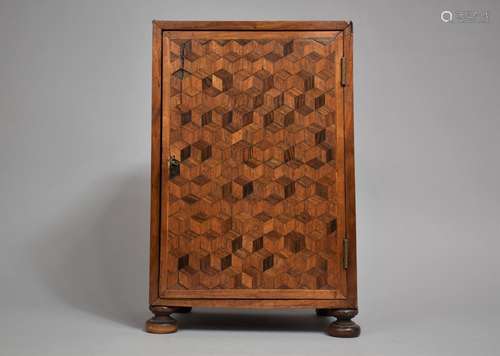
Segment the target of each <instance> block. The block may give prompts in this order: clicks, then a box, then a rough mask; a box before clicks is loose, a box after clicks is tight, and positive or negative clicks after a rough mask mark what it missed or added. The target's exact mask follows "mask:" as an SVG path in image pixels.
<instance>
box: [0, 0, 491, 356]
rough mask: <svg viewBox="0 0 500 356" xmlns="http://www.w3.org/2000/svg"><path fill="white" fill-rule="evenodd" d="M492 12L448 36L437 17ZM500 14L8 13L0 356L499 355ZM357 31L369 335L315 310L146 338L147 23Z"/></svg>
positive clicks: (431, 6)
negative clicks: (357, 334)
mask: <svg viewBox="0 0 500 356" xmlns="http://www.w3.org/2000/svg"><path fill="white" fill-rule="evenodd" d="M445 9H449V10H488V11H489V13H490V23H489V24H444V23H442V22H441V20H440V13H441V11H442V10H445ZM499 10H500V3H499V2H498V1H472V0H470V1H426V2H423V1H414V0H405V1H395V0H394V1H379V2H375V1H368V0H365V1H333V0H328V1H326V0H307V1H306V0H293V1H284V0H283V1H277V0H264V1H261V0H254V1H235V0H232V1H192V0H182V1H180V0H179V1H171V0H161V1H83V0H82V1H40V0H38V1H35V0H33V1H6V0H0V316H1V318H0V355H2V356H3V355H9V356H10V355H43V354H50V355H104V354H106V355H113V354H121V355H125V354H127V355H140V354H143V355H144V354H147V353H150V354H162V353H168V354H169V355H191V354H193V355H196V354H198V355H223V354H228V355H266V354H273V355H288V356H289V355H306V354H308V355H327V354H328V355H332V354H338V355H384V356H387V355H453V356H456V355H460V354H464V355H494V354H498V352H499V349H500V341H499V337H500V328H499V326H498V321H497V317H498V315H499V312H500V302H499V301H500V277H499V273H500V268H499V267H500V262H499V260H500V259H499V257H498V255H499V249H500V239H499V231H500V223H499V220H500V218H499V211H500V189H499V180H500V169H499V153H500V134H499V132H500V117H499V109H498V107H499V106H498V105H499V93H500V85H499V79H500V76H499V74H500V71H499V69H498V68H499V67H498V65H499V60H500V46H499V40H498V36H499V34H500V27H499V21H498V18H499V16H500V12H499ZM154 18H156V19H231V20H235V19H236V20H237V19H256V20H272V19H304V20H305V19H350V20H353V21H354V32H355V43H354V46H355V49H354V55H355V128H356V180H357V182H356V183H357V214H358V246H359V250H358V260H359V264H358V265H359V296H360V298H359V305H360V314H359V316H358V317H357V318H356V320H357V321H358V322H359V323H360V324H361V326H362V328H363V331H362V337H361V338H359V339H353V340H340V339H334V338H330V337H327V336H325V335H324V334H323V333H322V330H323V329H324V327H325V326H326V325H327V323H328V322H327V321H326V320H325V319H318V318H316V317H315V316H314V314H313V312H312V311H284V312H273V311H269V312H263V311H254V312H248V311H244V312H242V313H241V314H239V313H235V312H234V311H228V310H217V311H211V310H196V311H195V313H193V314H191V315H187V316H182V317H180V331H179V332H178V333H177V334H174V335H163V336H162V335H148V334H146V333H144V332H143V331H142V330H141V328H142V325H143V322H144V321H145V320H146V318H148V317H149V315H150V314H149V312H148V310H147V303H148V302H147V272H148V246H149V242H148V239H149V237H148V231H149V220H148V219H149V164H150V157H149V155H150V153H149V152H150V130H151V126H150V105H151V100H150V81H151V79H150V77H151V64H150V63H151V20H152V19H154Z"/></svg>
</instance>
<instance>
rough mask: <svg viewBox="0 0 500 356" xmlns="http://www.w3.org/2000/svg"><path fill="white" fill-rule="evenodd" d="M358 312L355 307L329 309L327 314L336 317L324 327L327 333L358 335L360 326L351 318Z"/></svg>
mask: <svg viewBox="0 0 500 356" xmlns="http://www.w3.org/2000/svg"><path fill="white" fill-rule="evenodd" d="M357 314H358V310H357V309H330V310H329V311H328V315H331V316H334V317H336V318H337V320H336V321H334V322H333V323H331V324H330V325H329V326H328V328H327V329H326V331H327V333H328V334H329V335H331V336H335V337H358V336H359V334H360V333H361V328H360V327H359V325H358V324H356V323H355V322H354V321H352V320H351V319H352V318H354V317H355V316H356V315H357Z"/></svg>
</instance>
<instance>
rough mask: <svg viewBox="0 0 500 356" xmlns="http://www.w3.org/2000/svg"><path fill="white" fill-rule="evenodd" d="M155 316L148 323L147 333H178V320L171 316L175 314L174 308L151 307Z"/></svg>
mask: <svg viewBox="0 0 500 356" xmlns="http://www.w3.org/2000/svg"><path fill="white" fill-rule="evenodd" d="M149 309H150V310H151V311H152V312H153V314H154V316H153V317H152V318H151V319H149V320H148V321H146V331H147V332H148V333H152V334H171V333H175V332H176V331H177V320H175V319H174V318H172V317H171V316H170V314H172V313H174V312H175V309H174V308H169V307H160V306H151V307H150V308H149Z"/></svg>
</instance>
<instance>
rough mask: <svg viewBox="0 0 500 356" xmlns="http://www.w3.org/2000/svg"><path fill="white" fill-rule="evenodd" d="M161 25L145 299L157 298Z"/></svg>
mask: <svg viewBox="0 0 500 356" xmlns="http://www.w3.org/2000/svg"><path fill="white" fill-rule="evenodd" d="M161 32H162V30H161V28H160V27H159V26H158V25H157V24H155V23H153V52H152V81H151V93H152V97H151V106H152V111H151V197H150V198H151V211H150V219H151V221H150V223H151V227H150V229H151V230H150V262H149V302H150V304H152V303H153V302H154V301H155V300H157V299H158V296H159V293H158V277H159V250H160V249H159V232H160V190H161V188H160V184H161V52H162V50H161V47H162V45H161Z"/></svg>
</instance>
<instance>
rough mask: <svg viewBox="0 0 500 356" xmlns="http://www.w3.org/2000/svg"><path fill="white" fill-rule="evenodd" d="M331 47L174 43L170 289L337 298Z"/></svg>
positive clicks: (328, 42) (329, 43)
mask: <svg viewBox="0 0 500 356" xmlns="http://www.w3.org/2000/svg"><path fill="white" fill-rule="evenodd" d="M335 51H336V45H335V39H333V38H332V39H321V40H320V39H293V40H251V39H249V40H241V39H235V40H209V39H207V40H192V39H191V40H171V41H170V53H169V60H170V69H171V70H170V73H168V74H169V75H170V108H171V109H170V137H169V142H170V144H169V145H170V146H169V149H170V155H172V156H175V158H176V159H177V160H178V161H179V166H180V169H179V170H178V171H176V173H175V172H174V174H173V176H170V178H169V184H168V187H169V191H168V194H169V216H168V219H169V222H168V242H167V243H168V248H167V251H168V258H167V260H168V262H167V264H168V267H167V271H168V272H167V273H168V275H167V283H168V288H169V289H222V288H224V289H241V288H259V289H285V288H290V289H335V288H336V287H337V286H336V285H335V284H336V280H335V279H334V276H333V273H332V269H335V268H336V267H335V264H334V261H338V260H339V259H338V258H339V252H338V251H334V248H333V246H334V245H335V240H336V239H337V234H336V232H337V220H336V217H337V211H336V189H335V186H336V185H335V182H336V177H337V171H336V166H335V164H336V162H335V150H336V147H335V142H336V135H337V132H336V125H335V120H336V118H335V116H336V108H335V106H336V105H335V102H336V98H335V82H336V80H339V79H338V78H335V70H334V68H335V65H334V63H335V60H334V58H335Z"/></svg>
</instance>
